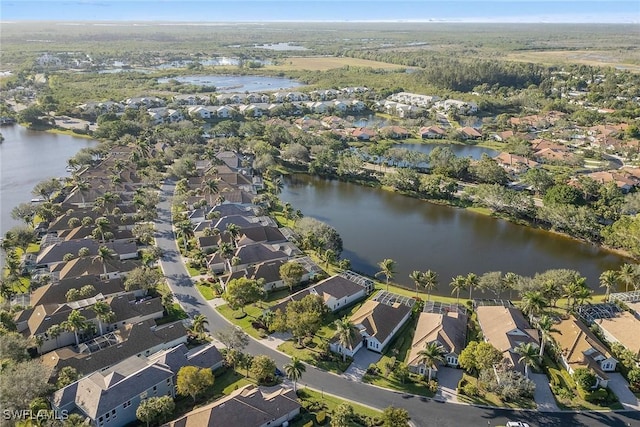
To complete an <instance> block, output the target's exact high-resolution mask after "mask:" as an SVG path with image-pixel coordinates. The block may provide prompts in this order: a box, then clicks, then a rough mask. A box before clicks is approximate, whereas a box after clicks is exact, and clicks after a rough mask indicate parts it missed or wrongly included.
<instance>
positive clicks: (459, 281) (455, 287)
mask: <svg viewBox="0 0 640 427" xmlns="http://www.w3.org/2000/svg"><path fill="white" fill-rule="evenodd" d="M449 286H451V294H452V295H453V294H454V293H455V294H456V304H459V303H460V291H461V290H463V289H467V279H466V278H465V277H464V276H461V275H457V276H456V277H454V278H453V279H452V280H451V283H449Z"/></svg>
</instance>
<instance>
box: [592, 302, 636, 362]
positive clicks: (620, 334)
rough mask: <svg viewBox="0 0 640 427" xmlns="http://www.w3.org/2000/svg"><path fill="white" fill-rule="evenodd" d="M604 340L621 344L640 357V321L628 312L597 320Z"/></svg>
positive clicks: (595, 321)
mask: <svg viewBox="0 0 640 427" xmlns="http://www.w3.org/2000/svg"><path fill="white" fill-rule="evenodd" d="M594 323H595V324H596V325H598V327H599V328H600V330H601V331H602V334H603V335H604V338H605V339H606V340H607V341H609V342H611V343H619V344H621V345H623V346H624V347H625V348H626V349H627V350H629V351H631V352H632V353H633V354H635V355H638V356H640V334H638V328H640V319H638V318H637V317H635V316H634V315H633V314H631V313H629V312H628V311H621V312H620V313H617V314H616V315H615V316H613V317H610V318H603V319H596V320H594Z"/></svg>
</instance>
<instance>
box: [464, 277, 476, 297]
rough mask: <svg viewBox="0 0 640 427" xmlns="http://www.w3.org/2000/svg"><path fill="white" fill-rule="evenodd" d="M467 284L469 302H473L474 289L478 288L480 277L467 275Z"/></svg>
mask: <svg viewBox="0 0 640 427" xmlns="http://www.w3.org/2000/svg"><path fill="white" fill-rule="evenodd" d="M465 282H466V285H467V288H469V300H471V292H473V288H474V287H476V286H478V283H479V279H478V275H477V274H475V273H469V274H467V277H465Z"/></svg>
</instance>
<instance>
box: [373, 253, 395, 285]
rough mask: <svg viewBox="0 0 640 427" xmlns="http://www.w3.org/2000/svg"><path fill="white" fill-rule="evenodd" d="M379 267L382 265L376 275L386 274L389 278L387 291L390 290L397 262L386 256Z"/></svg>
mask: <svg viewBox="0 0 640 427" xmlns="http://www.w3.org/2000/svg"><path fill="white" fill-rule="evenodd" d="M378 267H380V271H378V272H377V273H376V274H375V275H376V277H378V276H384V277H385V278H386V279H387V291H388V290H389V280H391V279H392V278H393V276H394V275H395V274H396V272H395V268H396V262H395V261H394V260H392V259H389V258H385V259H383V260H382V261H380V262H379V263H378Z"/></svg>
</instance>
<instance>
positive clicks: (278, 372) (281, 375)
mask: <svg viewBox="0 0 640 427" xmlns="http://www.w3.org/2000/svg"><path fill="white" fill-rule="evenodd" d="M276 377H284V373H283V372H282V371H281V370H280V369H278V368H276Z"/></svg>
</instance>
